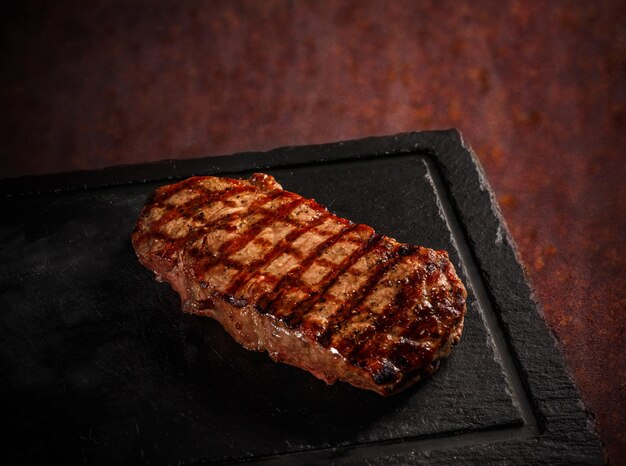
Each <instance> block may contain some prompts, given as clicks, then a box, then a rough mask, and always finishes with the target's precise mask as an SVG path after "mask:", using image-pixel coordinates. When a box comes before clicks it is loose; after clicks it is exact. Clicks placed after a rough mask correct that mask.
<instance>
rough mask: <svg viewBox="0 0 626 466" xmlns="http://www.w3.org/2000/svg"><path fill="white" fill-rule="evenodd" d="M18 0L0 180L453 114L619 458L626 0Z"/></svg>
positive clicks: (623, 432)
mask: <svg viewBox="0 0 626 466" xmlns="http://www.w3.org/2000/svg"><path fill="white" fill-rule="evenodd" d="M16 3H17V2H16ZM87 5H88V6H87ZM11 8H12V10H6V9H5V11H4V13H3V15H2V19H0V25H1V29H0V34H1V36H0V41H1V42H0V67H1V69H0V93H1V94H0V98H1V101H0V104H1V108H2V111H1V112H0V128H1V133H0V177H12V176H18V175H23V174H40V173H51V172H58V171H66V170H76V169H89V168H98V167H104V166H110V165H115V164H120V163H133V162H145V161H152V160H159V159H163V158H190V157H200V156H207V155H217V154H228V153H232V152H237V151H244V150H263V149H269V148H273V147H277V146H283V145H290V144H310V143H321V142H330V141H336V140H341V139H351V138H360V137H364V136H371V135H386V134H394V133H398V132H404V131H413V130H421V129H433V128H449V127H456V128H459V129H460V130H461V131H462V132H463V134H464V136H465V138H466V140H467V141H468V142H469V143H470V144H471V145H472V146H473V148H474V149H475V151H476V152H477V154H478V156H479V158H480V160H481V162H482V164H483V165H484V167H485V170H486V172H487V175H488V178H489V181H490V182H491V184H492V186H493V187H494V189H495V191H496V194H497V197H498V200H499V202H500V204H501V206H502V209H503V212H504V215H505V218H506V220H507V221H508V225H509V228H510V229H511V231H512V233H513V236H514V238H515V240H516V242H517V244H518V246H519V249H520V253H521V257H522V260H523V261H524V262H525V264H526V267H527V271H528V274H529V276H530V278H531V280H532V282H533V284H534V286H535V288H536V290H537V295H538V298H539V301H540V302H541V304H542V306H543V309H544V311H545V317H546V320H547V321H548V323H549V325H550V326H551V327H552V329H553V330H554V332H555V333H556V335H557V336H558V338H559V339H560V341H561V343H562V346H563V349H564V353H565V356H566V359H567V362H568V364H569V367H570V369H571V371H572V373H573V375H574V377H575V380H576V381H577V383H578V385H579V387H580V389H581V391H582V394H583V396H584V399H585V401H586V403H587V404H588V406H589V407H590V408H591V409H592V411H593V412H594V413H595V414H596V416H597V427H598V430H599V432H600V435H601V438H602V439H603V441H604V442H605V443H606V446H607V451H608V454H609V459H610V460H611V462H612V463H613V464H620V463H621V462H623V461H625V459H624V458H626V447H625V444H626V422H625V417H626V416H625V414H624V412H625V410H626V402H625V398H626V397H625V387H624V383H625V381H626V369H625V363H624V357H625V356H624V354H625V351H624V350H625V349H626V348H625V343H624V341H625V336H626V335H625V329H624V316H625V313H626V300H625V296H626V293H625V291H626V289H625V282H626V277H625V274H624V269H625V265H626V264H625V260H624V256H625V253H626V251H625V248H624V244H623V243H624V231H625V228H626V220H625V212H626V190H625V185H626V172H625V170H624V165H625V159H626V157H625V156H624V150H625V149H624V148H625V147H626V144H625V143H626V140H625V139H626V138H625V133H626V131H625V130H626V127H625V126H626V125H625V116H624V115H625V108H624V105H625V91H626V67H625V63H626V59H625V57H626V2H624V1H604V2H592V1H549V2H548V1H546V2H528V1H513V0H508V1H486V0H484V1H457V2H441V1H432V2H415V1H400V2H379V1H372V2H364V1H330V2H318V1H309V2H296V1H258V2H254V1H234V2H202V3H201V2H191V1H188V2H166V3H161V2H154V1H148V2H106V1H97V2H95V1H94V2H86V3H85V2H65V1H64V2H39V3H37V2H34V3H33V2H31V3H27V4H24V5H13V6H12V7H11Z"/></svg>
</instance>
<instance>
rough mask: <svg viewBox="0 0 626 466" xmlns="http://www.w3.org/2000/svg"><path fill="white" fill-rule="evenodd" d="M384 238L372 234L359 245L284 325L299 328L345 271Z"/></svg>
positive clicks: (293, 312) (291, 311)
mask: <svg viewBox="0 0 626 466" xmlns="http://www.w3.org/2000/svg"><path fill="white" fill-rule="evenodd" d="M383 239H384V236H382V235H379V234H377V233H374V234H372V236H370V237H369V238H368V240H367V241H366V242H365V243H363V244H362V245H361V247H359V248H358V249H356V250H354V251H352V253H351V254H350V255H349V256H348V257H346V258H344V259H343V261H342V262H341V263H340V264H339V265H338V266H337V267H335V268H334V269H333V271H332V273H331V274H330V276H329V277H328V279H327V281H326V284H325V285H324V287H323V288H322V289H321V291H320V293H319V294H318V295H317V296H312V297H309V298H307V299H306V300H304V301H303V302H302V303H300V305H299V306H296V307H295V308H293V309H291V310H290V311H289V315H288V316H287V317H286V318H285V319H284V320H285V324H286V325H287V326H288V327H290V328H296V327H298V326H300V325H301V324H302V322H303V320H304V318H305V317H306V316H307V315H308V314H309V313H310V311H311V309H312V308H313V307H314V306H315V305H316V304H317V303H318V302H319V301H320V300H321V299H322V298H323V297H324V296H326V293H327V292H328V290H329V289H330V288H331V287H332V286H333V285H334V284H335V283H337V280H338V279H339V277H340V276H341V275H343V274H344V273H345V272H346V271H347V270H349V269H350V267H352V266H353V265H354V264H356V263H357V261H358V260H359V259H360V258H361V257H363V256H364V255H366V254H368V253H369V252H370V251H372V250H373V249H375V248H377V247H378V246H379V245H380V243H381V242H382V241H383Z"/></svg>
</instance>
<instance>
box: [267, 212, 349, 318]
mask: <svg viewBox="0 0 626 466" xmlns="http://www.w3.org/2000/svg"><path fill="white" fill-rule="evenodd" d="M358 226H359V225H358V224H357V223H352V224H348V225H347V226H345V227H344V228H342V229H341V231H339V232H338V233H335V234H334V235H332V236H330V237H328V238H326V240H324V241H323V242H322V243H320V244H318V245H317V247H316V248H315V249H313V251H311V253H310V254H309V255H308V256H307V257H305V258H304V259H303V260H302V262H301V264H300V266H298V267H297V268H296V270H295V271H292V272H289V273H288V274H286V275H285V276H284V277H283V278H282V279H281V280H279V281H278V283H277V284H276V285H275V286H274V288H273V289H272V292H271V293H270V294H269V295H268V296H264V297H263V298H261V300H262V301H263V303H264V306H263V307H265V308H266V309H267V312H271V313H272V314H273V315H275V316H277V317H278V316H281V313H280V312H273V311H272V306H273V305H274V304H275V303H276V301H278V300H279V299H280V298H282V297H283V296H284V293H285V286H286V285H291V284H294V283H297V282H298V281H299V280H300V277H302V275H303V274H304V273H305V272H306V271H307V270H308V269H309V267H311V265H313V263H314V262H315V261H316V260H317V258H318V257H319V255H320V254H322V252H324V251H325V250H326V249H328V248H329V247H331V246H332V245H333V244H335V243H337V241H339V239H341V237H342V236H344V235H346V234H348V233H350V232H351V231H353V230H355V229H356V228H357V227H358ZM307 291H308V292H309V293H314V290H313V289H311V288H307ZM287 315H289V314H288V313H287Z"/></svg>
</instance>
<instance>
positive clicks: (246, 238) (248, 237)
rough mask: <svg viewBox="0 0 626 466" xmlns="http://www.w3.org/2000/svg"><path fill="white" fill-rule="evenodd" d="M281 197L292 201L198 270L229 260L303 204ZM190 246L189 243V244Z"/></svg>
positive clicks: (206, 261) (258, 223) (251, 227)
mask: <svg viewBox="0 0 626 466" xmlns="http://www.w3.org/2000/svg"><path fill="white" fill-rule="evenodd" d="M279 195H282V196H284V197H287V198H291V199H292V200H291V201H290V202H288V203H286V204H284V205H282V206H280V207H279V208H278V209H277V210H276V211H275V212H271V211H270V212H267V213H266V214H265V215H264V216H263V217H261V218H260V219H259V220H257V221H256V222H255V223H253V224H251V225H250V226H249V228H248V229H247V230H246V231H245V232H244V233H241V234H240V235H239V236H237V237H236V238H232V239H231V240H229V241H226V242H225V243H224V244H223V245H222V247H221V248H220V249H221V251H220V254H219V255H217V256H216V257H213V258H210V259H208V260H199V261H198V267H196V269H200V270H202V269H204V270H202V271H206V269H207V268H208V267H211V266H213V265H217V264H219V263H220V262H222V261H225V260H228V259H229V256H232V255H234V254H235V253H236V252H237V251H239V250H241V249H242V248H243V247H244V246H245V245H246V244H248V243H249V242H250V241H252V240H253V239H254V238H255V237H256V236H257V235H258V234H259V233H261V231H263V229H264V228H266V227H267V226H269V225H270V224H271V223H272V222H275V221H276V220H277V219H279V218H283V217H284V216H285V215H287V214H288V213H289V212H291V211H292V210H293V209H295V208H296V207H298V206H299V205H301V204H302V201H301V200H300V199H298V198H295V197H294V196H293V195H291V196H290V195H287V194H285V191H282V192H280V194H279ZM187 244H189V243H187Z"/></svg>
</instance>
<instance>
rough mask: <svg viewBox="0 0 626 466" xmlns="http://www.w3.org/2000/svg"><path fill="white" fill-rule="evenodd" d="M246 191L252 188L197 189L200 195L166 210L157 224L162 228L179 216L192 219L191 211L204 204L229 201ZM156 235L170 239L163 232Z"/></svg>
mask: <svg viewBox="0 0 626 466" xmlns="http://www.w3.org/2000/svg"><path fill="white" fill-rule="evenodd" d="M246 191H248V192H249V191H252V189H251V188H249V187H246V186H235V187H233V188H230V189H226V190H225V191H219V192H216V193H212V192H207V191H206V189H202V190H201V191H198V190H195V192H196V193H198V196H196V197H194V198H193V199H191V200H190V201H188V202H186V203H184V204H182V205H180V206H178V207H176V208H171V209H170V210H169V211H167V212H165V213H164V214H163V215H162V216H161V218H160V219H159V220H158V221H157V222H156V226H157V227H158V228H159V229H160V228H162V227H163V226H165V225H167V224H168V223H169V222H171V221H172V220H175V219H176V218H178V217H182V218H186V219H190V218H192V217H193V214H190V212H193V211H195V210H197V209H198V208H199V207H201V206H202V205H204V204H208V203H209V202H219V201H222V202H228V200H229V199H230V198H231V197H233V196H235V195H237V194H241V193H243V192H246ZM169 197H171V196H169ZM169 197H168V198H165V199H164V201H167V199H169ZM207 220H208V219H207ZM155 236H156V237H157V238H158V237H161V238H160V239H169V238H168V236H167V235H165V234H164V233H161V232H157V234H155Z"/></svg>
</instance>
